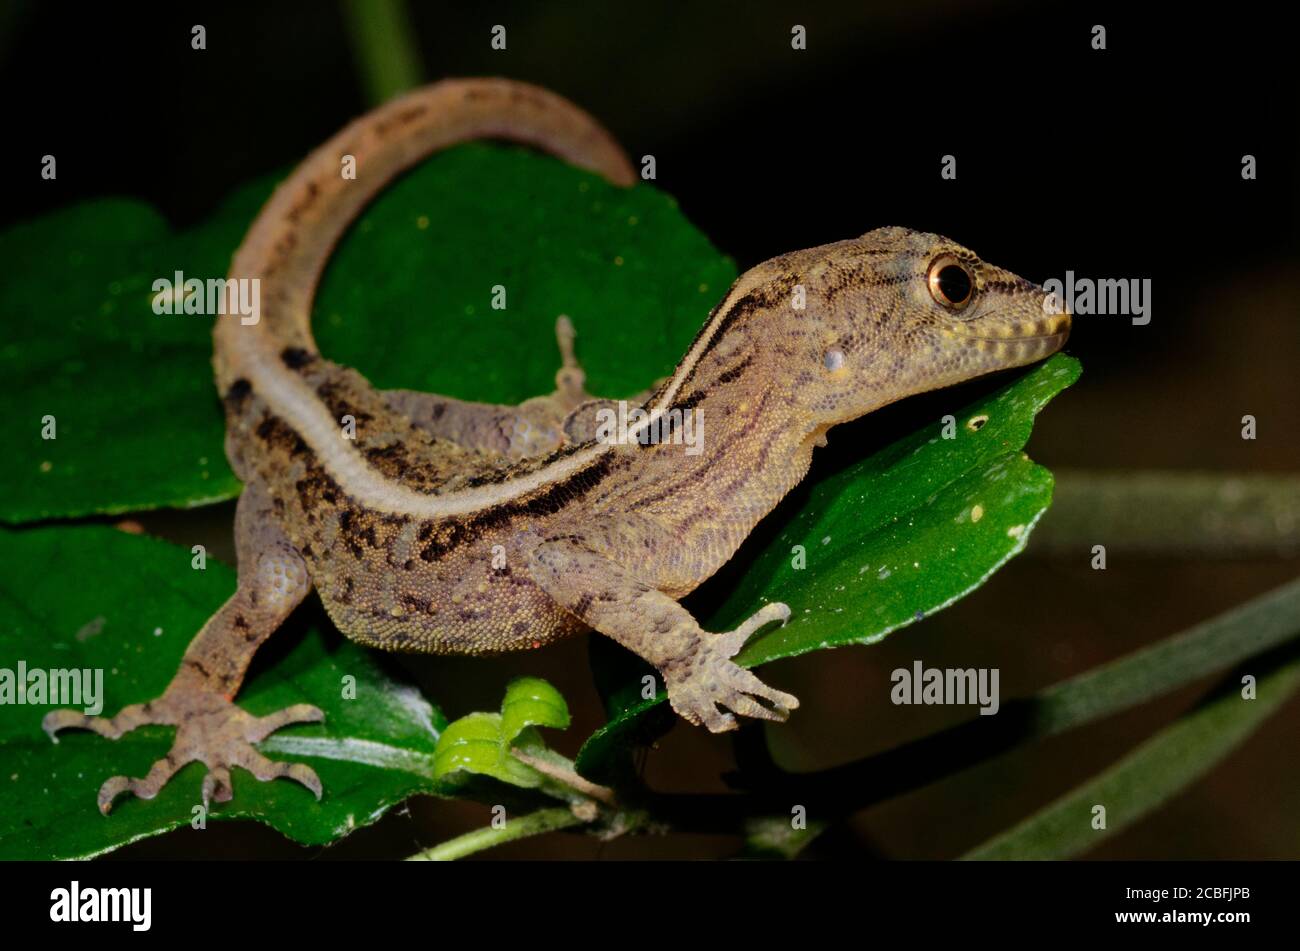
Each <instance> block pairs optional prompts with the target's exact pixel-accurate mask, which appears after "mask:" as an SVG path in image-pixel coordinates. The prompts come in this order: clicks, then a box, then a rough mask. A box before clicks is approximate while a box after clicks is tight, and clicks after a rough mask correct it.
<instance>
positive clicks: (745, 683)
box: [662, 603, 799, 733]
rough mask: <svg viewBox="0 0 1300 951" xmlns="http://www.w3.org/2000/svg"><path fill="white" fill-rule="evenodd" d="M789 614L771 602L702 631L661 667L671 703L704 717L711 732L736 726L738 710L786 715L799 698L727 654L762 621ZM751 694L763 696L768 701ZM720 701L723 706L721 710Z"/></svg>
mask: <svg viewBox="0 0 1300 951" xmlns="http://www.w3.org/2000/svg"><path fill="white" fill-rule="evenodd" d="M789 618H790V608H789V607H787V606H786V605H784V604H780V603H772V604H767V605H764V606H763V608H762V609H761V610H759V611H758V612H756V613H755V614H754V615H753V616H752V617H750V618H749V619H748V620H747V621H745V623H743V624H741V625H740V626H739V627H738V628H736V629H735V630H734V631H728V632H727V633H725V634H702V636H700V637H699V638H698V639H697V640H696V642H695V644H694V645H693V647H692V649H691V650H690V651H688V652H687V653H685V654H684V655H683V656H682V657H681V658H678V659H676V660H674V661H672V662H670V663H668V664H665V665H664V667H663V669H662V673H663V675H664V680H665V682H666V683H667V686H668V702H669V703H671V704H672V707H673V709H674V710H676V711H677V713H678V714H679V715H680V716H682V717H683V718H685V719H686V720H689V721H690V722H691V723H694V724H697V725H698V724H701V723H702V724H703V725H704V726H705V727H706V728H707V729H708V730H709V731H710V732H712V733H722V732H724V731H726V730H734V729H736V726H737V721H736V717H735V715H734V714H737V713H738V714H740V715H741V716H747V717H757V718H759V719H762V720H778V721H784V720H785V719H786V718H787V717H788V716H789V715H790V711H791V710H793V709H795V708H796V707H798V706H799V700H798V698H797V697H794V696H792V695H791V694H788V693H783V692H781V691H780V690H774V689H772V688H771V687H769V686H768V685H767V684H765V683H763V681H761V680H759V679H758V678H757V677H755V676H754V675H753V674H752V673H750V672H749V671H748V670H746V669H745V668H743V667H741V666H739V665H738V664H736V663H734V662H733V661H732V660H731V658H732V657H734V656H736V654H737V653H739V652H740V649H741V648H742V647H744V646H745V642H746V641H747V640H749V638H750V636H751V635H752V634H753V633H754V632H755V631H757V630H758V629H759V628H760V627H762V626H763V625H765V624H768V623H770V622H772V621H781V622H782V623H784V622H785V621H787V620H789ZM755 698H759V699H762V700H766V701H767V702H768V704H770V706H765V705H764V704H762V703H759V702H758V700H757V699H755ZM720 706H721V707H725V708H726V711H720V710H719V709H718V707H720Z"/></svg>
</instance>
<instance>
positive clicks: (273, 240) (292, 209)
mask: <svg viewBox="0 0 1300 951" xmlns="http://www.w3.org/2000/svg"><path fill="white" fill-rule="evenodd" d="M474 139H507V140H511V141H515V142H521V143H524V144H527V145H532V146H535V147H536V148H539V149H541V150H542V151H545V152H549V153H551V154H553V155H556V156H558V157H559V158H562V159H565V160H567V161H569V162H571V163H573V164H574V165H577V166H579V167H581V168H585V169H589V170H591V171H594V172H597V173H599V174H600V175H603V176H604V177H605V178H607V179H609V180H610V181H611V182H613V183H614V184H616V185H631V184H632V182H633V180H634V179H635V173H634V170H633V168H632V165H631V163H630V162H629V161H628V158H627V156H626V155H625V154H624V153H623V150H622V149H621V148H619V146H618V144H617V143H616V142H615V141H614V139H613V138H612V137H611V136H610V135H609V133H608V132H606V131H605V129H604V128H602V127H601V126H600V125H599V124H598V123H597V122H596V121H595V120H594V119H592V118H591V117H590V116H589V115H587V114H586V113H585V112H583V111H582V110H581V109H579V108H578V107H577V106H575V105H573V104H572V103H570V102H569V101H568V100H566V99H564V98H562V97H560V96H557V95H556V94H555V93H552V92H548V91H546V90H544V89H541V88H539V87H537V86H530V85H528V84H526V83H520V82H514V81H513V80H508V79H453V80H445V81H443V82H439V83H435V84H433V85H431V86H425V87H424V88H422V89H417V90H415V91H414V92H411V93H408V94H407V95H404V96H401V97H400V98H397V99H394V100H393V101H391V102H389V103H387V104H385V105H383V106H381V107H380V108H378V109H376V110H374V111H373V112H371V113H369V114H367V115H365V116H363V117H361V118H360V119H357V120H356V121H354V122H352V123H351V124H350V125H348V126H347V127H346V128H344V129H343V130H342V131H341V132H339V133H338V134H337V135H335V136H334V137H333V138H332V139H330V140H329V141H328V142H326V143H325V144H324V145H322V146H321V147H320V148H318V149H316V151H314V152H312V154H311V155H309V156H308V157H307V159H306V160H305V161H304V162H303V163H302V164H301V165H299V166H298V168H297V169H295V170H294V172H293V174H292V175H290V176H289V178H288V179H286V180H285V181H284V183H282V184H281V185H280V187H279V188H277V189H276V190H275V193H274V194H273V195H272V196H271V198H270V200H269V201H268V202H267V203H266V205H265V207H263V208H262V211H261V213H260V214H259V215H258V216H257V220H256V221H254V222H253V225H252V227H251V228H250V229H249V232H248V234H247V236H246V237H245V238H244V242H243V244H241V245H240V246H239V250H238V251H236V252H235V257H234V261H233V262H232V264H231V268H230V275H229V276H230V278H231V279H232V280H234V279H256V280H257V281H258V282H259V284H260V287H259V300H260V319H259V320H258V322H257V323H255V324H252V323H250V324H245V323H243V322H242V321H241V320H239V319H237V318H234V317H223V318H220V319H218V320H217V327H216V330H215V331H214V334H213V339H214V344H215V356H214V364H215V369H216V376H217V386H218V389H219V390H220V392H222V393H225V392H226V390H227V388H228V387H229V386H230V385H231V383H233V382H234V381H235V380H236V379H239V378H241V377H246V376H251V375H256V374H255V367H256V365H257V364H259V363H261V362H262V361H263V360H265V359H266V358H267V357H270V356H272V355H277V354H280V353H282V352H283V351H284V350H286V349H290V348H293V349H301V350H304V351H306V352H308V353H314V352H315V351H316V344H315V341H314V340H313V338H312V334H311V305H312V298H313V296H314V293H315V289H316V283H317V281H318V280H319V279H320V275H321V272H322V271H323V270H324V268H325V263H326V261H328V260H329V256H330V254H331V252H332V251H333V249H334V245H335V243H336V242H337V241H338V239H339V238H340V237H341V236H342V235H343V233H344V232H345V231H346V230H347V227H348V225H349V224H350V223H351V221H352V219H353V218H354V217H356V215H357V214H358V213H359V212H360V211H361V209H362V208H363V207H365V205H366V204H367V203H369V201H370V200H371V199H372V198H374V196H375V195H376V194H378V192H379V191H380V190H381V189H383V187H384V186H385V185H386V184H388V182H390V181H392V179H393V178H395V177H396V176H397V175H399V174H401V173H402V172H403V171H404V170H406V169H407V168H409V167H411V166H412V165H414V164H415V163H416V162H419V161H420V160H421V159H423V158H425V157H426V156H428V155H430V154H431V153H433V152H436V151H438V150H439V149H444V148H447V147H448V146H451V145H455V144H457V143H460V142H468V141H471V140H474ZM349 155H350V156H352V158H353V160H354V162H353V165H354V167H355V173H356V177H355V178H344V177H343V174H342V171H343V157H344V156H349Z"/></svg>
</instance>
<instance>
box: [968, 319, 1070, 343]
mask: <svg viewBox="0 0 1300 951" xmlns="http://www.w3.org/2000/svg"><path fill="white" fill-rule="evenodd" d="M1070 317H1071V315H1070V314H1068V313H1067V314H1058V315H1057V316H1055V317H1052V318H1044V319H1040V320H1028V321H1024V322H1021V323H1006V324H1000V325H997V327H998V330H999V331H1001V332H1000V333H971V332H970V331H969V330H965V329H962V328H961V327H960V325H959V326H956V327H950V328H949V332H950V333H952V334H954V335H956V336H958V337H964V338H966V339H967V340H982V341H986V342H988V343H993V344H998V343H1002V344H1019V343H1023V344H1031V343H1035V342H1053V341H1054V342H1056V345H1057V346H1058V347H1059V346H1062V345H1064V344H1065V341H1066V340H1067V339H1068V338H1069V336H1070Z"/></svg>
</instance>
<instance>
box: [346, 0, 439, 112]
mask: <svg viewBox="0 0 1300 951" xmlns="http://www.w3.org/2000/svg"><path fill="white" fill-rule="evenodd" d="M343 18H344V20H345V21H346V22H347V25H348V36H349V38H350V39H351V41H352V52H353V55H354V56H355V57H356V58H357V68H358V69H359V71H360V72H361V76H362V79H363V81H364V83H365V87H366V94H367V96H368V98H369V99H370V102H371V103H372V104H374V105H378V104H379V103H381V102H386V101H387V100H389V99H391V98H393V97H394V96H396V95H397V94H398V93H402V92H405V91H406V90H408V89H414V88H415V87H416V86H418V85H419V84H420V77H421V76H422V75H423V74H424V70H423V68H422V67H421V65H420V54H419V51H418V50H417V49H416V46H415V42H414V31H413V30H412V28H411V17H410V12H409V11H408V10H407V8H406V3H405V0H344V2H343Z"/></svg>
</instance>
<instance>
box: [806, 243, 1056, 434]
mask: <svg viewBox="0 0 1300 951" xmlns="http://www.w3.org/2000/svg"><path fill="white" fill-rule="evenodd" d="M805 255H806V256H807V257H803V256H805ZM800 258H801V259H800V260H797V261H792V262H791V263H792V264H794V267H793V268H792V271H793V272H796V273H797V275H798V277H799V279H801V280H804V281H806V283H807V285H808V286H807V291H806V293H807V310H808V311H809V314H808V316H809V317H810V318H812V320H811V322H810V323H808V324H805V327H806V328H807V331H806V332H805V334H804V335H803V336H804V338H805V341H806V343H807V344H809V345H810V346H809V347H808V348H807V349H806V351H805V354H804V355H803V356H804V359H805V360H807V361H808V362H809V363H814V364H820V366H817V369H816V372H814V373H813V374H812V376H811V378H809V377H808V376H806V375H805V377H804V380H805V382H806V383H807V384H808V392H807V394H806V398H807V399H810V400H812V401H814V405H812V406H810V407H809V408H810V409H812V410H813V415H814V417H815V418H817V419H818V421H820V422H825V423H835V422H843V421H845V420H848V419H853V418H855V417H857V416H861V415H863V414H864V413H868V412H870V411H872V410H873V409H876V408H878V407H880V406H883V405H885V404H886V403H890V402H893V401H894V400H896V399H900V398H902V397H905V396H909V395H912V394H915V393H922V392H925V391H927V390H934V389H939V388H941V387H945V386H950V385H952V384H954V383H960V382H963V381H965V380H969V379H973V378H974V377H978V376H982V375H983V374H986V373H992V372H994V371H997V370H1004V369H1007V368H1010V367H1017V366H1023V365H1025V364H1028V363H1033V362H1035V361H1037V360H1041V359H1043V358H1044V357H1047V356H1049V355H1051V354H1052V353H1055V352H1056V351H1057V350H1059V349H1060V348H1061V347H1062V346H1063V345H1064V344H1065V341H1066V338H1067V337H1068V336H1069V333H1070V314H1069V313H1068V312H1065V311H1064V310H1063V309H1062V308H1060V307H1059V306H1057V303H1056V300H1055V298H1054V297H1052V296H1051V295H1049V294H1048V292H1047V291H1045V290H1044V289H1043V288H1042V287H1040V286H1038V285H1037V284H1033V283H1031V282H1030V281H1027V280H1025V279H1024V278H1021V277H1018V276H1017V275H1015V274H1012V273H1011V272H1009V271H1005V270H1003V269H1002V268H999V267H996V266H994V265H992V264H988V263H987V262H985V261H982V260H981V259H980V258H979V256H978V255H976V254H975V253H974V252H973V251H971V250H969V249H968V248H964V247H962V246H961V245H959V244H957V243H956V242H954V241H951V240H949V239H947V238H944V237H942V236H940V235H935V234H924V233H921V232H916V231H911V230H909V229H906V228H880V229H877V230H876V231H871V232H868V233H867V234H865V235H863V236H862V237H861V238H858V239H855V240H853V241H842V242H839V243H837V244H833V245H826V246H824V247H822V248H815V249H812V251H809V252H800Z"/></svg>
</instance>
